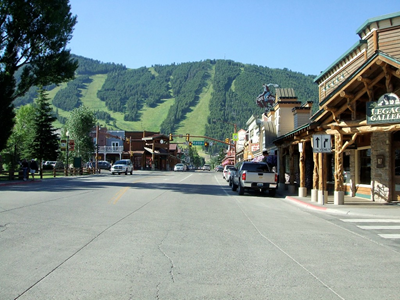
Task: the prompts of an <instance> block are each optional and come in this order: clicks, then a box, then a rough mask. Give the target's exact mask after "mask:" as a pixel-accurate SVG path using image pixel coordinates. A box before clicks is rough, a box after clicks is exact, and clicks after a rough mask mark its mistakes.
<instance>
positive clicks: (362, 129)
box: [325, 124, 400, 134]
mask: <svg viewBox="0 0 400 300" xmlns="http://www.w3.org/2000/svg"><path fill="white" fill-rule="evenodd" d="M397 130H400V124H393V125H386V126H382V125H379V127H377V126H358V127H347V128H345V127H343V128H342V129H341V131H342V133H343V134H355V133H360V134H363V133H371V132H389V131H397ZM336 132H337V131H336V130H332V129H327V130H325V133H326V134H335V133H336Z"/></svg>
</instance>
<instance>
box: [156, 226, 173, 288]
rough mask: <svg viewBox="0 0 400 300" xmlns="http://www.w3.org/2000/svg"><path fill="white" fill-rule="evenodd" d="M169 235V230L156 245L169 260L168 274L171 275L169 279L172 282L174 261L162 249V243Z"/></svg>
mask: <svg viewBox="0 0 400 300" xmlns="http://www.w3.org/2000/svg"><path fill="white" fill-rule="evenodd" d="M168 235H169V231H168V232H167V234H166V235H165V237H164V238H163V239H162V241H161V243H160V244H159V245H158V250H160V252H161V253H162V254H163V255H164V256H165V257H166V258H168V260H169V262H170V271H169V274H170V276H171V280H172V282H175V277H174V268H175V265H174V261H173V260H172V258H171V257H170V256H168V254H167V253H166V252H165V251H164V250H163V249H162V245H163V244H164V241H165V240H166V239H167V237H168Z"/></svg>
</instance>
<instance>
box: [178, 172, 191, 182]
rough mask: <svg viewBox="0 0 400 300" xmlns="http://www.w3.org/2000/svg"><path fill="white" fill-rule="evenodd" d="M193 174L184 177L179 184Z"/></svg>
mask: <svg viewBox="0 0 400 300" xmlns="http://www.w3.org/2000/svg"><path fill="white" fill-rule="evenodd" d="M192 175H193V174H190V175H189V176H186V177H185V178H183V179H182V180H180V181H179V182H182V181H184V180H186V179H188V178H189V177H190V176H192Z"/></svg>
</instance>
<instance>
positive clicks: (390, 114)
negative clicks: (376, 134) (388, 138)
mask: <svg viewBox="0 0 400 300" xmlns="http://www.w3.org/2000/svg"><path fill="white" fill-rule="evenodd" d="M385 123H400V99H399V97H398V96H397V95H396V94H394V93H387V94H383V95H382V96H381V97H380V98H379V99H378V101H371V102H367V124H385Z"/></svg>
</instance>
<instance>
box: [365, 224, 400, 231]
mask: <svg viewBox="0 0 400 300" xmlns="http://www.w3.org/2000/svg"><path fill="white" fill-rule="evenodd" d="M357 227H358V228H361V229H365V230H382V229H389V230H396V229H397V230H398V229H400V226H397V225H394V226H393V225H392V226H390V225H381V226H357Z"/></svg>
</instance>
